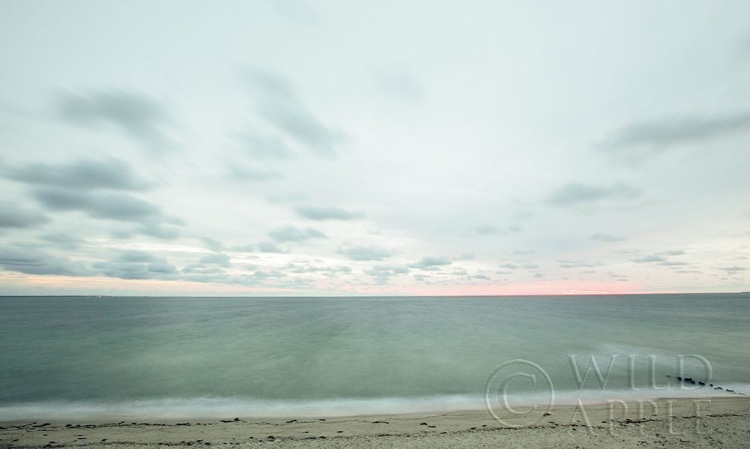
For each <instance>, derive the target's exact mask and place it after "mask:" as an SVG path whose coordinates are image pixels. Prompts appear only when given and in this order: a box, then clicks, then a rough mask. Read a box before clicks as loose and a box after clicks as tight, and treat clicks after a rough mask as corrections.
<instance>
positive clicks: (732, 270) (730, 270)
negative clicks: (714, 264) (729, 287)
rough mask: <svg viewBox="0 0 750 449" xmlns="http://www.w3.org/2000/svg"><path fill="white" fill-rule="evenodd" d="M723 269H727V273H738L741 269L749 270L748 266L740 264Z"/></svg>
mask: <svg viewBox="0 0 750 449" xmlns="http://www.w3.org/2000/svg"><path fill="white" fill-rule="evenodd" d="M721 269H722V270H724V271H726V272H727V274H736V273H739V272H741V271H747V268H745V267H738V266H736V265H735V266H731V267H723V268H721Z"/></svg>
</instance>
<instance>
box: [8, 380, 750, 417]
mask: <svg viewBox="0 0 750 449" xmlns="http://www.w3.org/2000/svg"><path fill="white" fill-rule="evenodd" d="M724 388H725V389H726V388H729V389H733V390H735V391H736V392H738V393H739V392H745V393H750V384H731V385H729V384H728V385H724ZM725 395H726V396H727V397H732V396H733V395H732V394H731V393H727V392H726V391H720V390H713V389H711V388H708V387H706V388H700V389H683V388H677V389H674V388H673V389H669V390H662V389H659V390H656V389H649V390H636V391H634V390H621V391H600V390H582V391H575V390H570V391H555V393H554V405H575V404H577V403H578V402H579V401H580V402H582V403H584V404H593V403H603V402H607V401H612V400H626V401H627V400H639V399H640V400H647V399H652V400H653V399H657V398H696V397H697V398H700V397H716V396H725ZM491 399H492V398H491ZM508 400H509V402H510V403H511V404H512V405H513V406H514V407H515V406H522V407H523V406H531V405H534V404H537V405H540V404H545V401H547V400H549V393H548V392H529V393H523V394H514V395H510V396H509V397H508ZM490 402H491V401H490ZM490 405H491V404H490ZM491 406H492V405H491ZM486 408H487V405H486V402H485V397H484V396H483V395H482V396H479V395H476V396H471V395H449V396H433V397H420V398H356V399H354V398H346V399H322V400H311V401H279V400H268V399H257V398H249V397H224V398H216V397H200V398H161V399H144V400H132V401H122V402H103V401H42V402H31V403H15V404H6V405H0V421H23V420H50V421H72V420H91V421H96V422H102V421H110V420H111V421H116V420H139V421H144V420H146V421H149V420H156V419H158V420H167V421H169V420H180V419H208V418H221V419H227V418H235V417H241V418H257V417H264V418H288V417H295V418H313V417H344V416H359V415H393V414H415V413H445V412H453V411H472V410H486Z"/></svg>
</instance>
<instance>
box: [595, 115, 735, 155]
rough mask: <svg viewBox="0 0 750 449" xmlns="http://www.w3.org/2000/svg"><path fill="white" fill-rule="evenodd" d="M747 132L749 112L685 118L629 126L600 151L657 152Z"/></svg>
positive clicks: (643, 122) (611, 137) (603, 145)
mask: <svg viewBox="0 0 750 449" xmlns="http://www.w3.org/2000/svg"><path fill="white" fill-rule="evenodd" d="M747 130H750V111H740V112H735V113H729V114H713V115H705V116H699V115H685V116H682V117H670V118H663V119H656V120H648V121H640V122H634V123H631V124H630V125H627V126H625V127H623V128H621V129H618V130H615V131H613V132H611V133H610V134H609V135H608V136H607V137H606V138H605V139H604V141H602V142H601V143H600V144H599V148H601V149H602V150H605V151H632V150H633V149H634V148H638V147H641V146H646V147H650V149H651V151H653V152H658V151H663V150H664V149H666V148H667V147H669V146H673V145H677V144H681V143H689V142H695V141H702V140H709V139H713V138H716V137H719V136H722V135H725V134H730V133H736V132H740V131H747Z"/></svg>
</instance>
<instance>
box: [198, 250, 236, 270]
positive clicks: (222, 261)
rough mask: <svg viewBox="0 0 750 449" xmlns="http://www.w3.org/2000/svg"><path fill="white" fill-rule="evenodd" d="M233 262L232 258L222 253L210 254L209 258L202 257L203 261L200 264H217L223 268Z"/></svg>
mask: <svg viewBox="0 0 750 449" xmlns="http://www.w3.org/2000/svg"><path fill="white" fill-rule="evenodd" d="M230 260H231V257H229V256H227V255H226V254H222V253H215V254H209V255H207V256H203V257H201V259H200V260H199V261H198V263H201V264H216V265H219V266H222V267H228V266H229V261H230Z"/></svg>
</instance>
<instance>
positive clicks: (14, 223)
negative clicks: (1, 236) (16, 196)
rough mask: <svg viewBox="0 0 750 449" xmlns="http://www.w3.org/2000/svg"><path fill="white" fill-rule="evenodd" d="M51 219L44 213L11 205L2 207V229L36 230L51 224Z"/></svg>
mask: <svg viewBox="0 0 750 449" xmlns="http://www.w3.org/2000/svg"><path fill="white" fill-rule="evenodd" d="M49 221H50V218H49V217H48V216H47V215H45V214H44V213H42V212H40V211H38V210H34V209H27V208H25V207H17V206H14V205H10V204H2V205H0V229H3V228H19V229H24V228H34V227H37V226H40V225H43V224H45V223H49Z"/></svg>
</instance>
